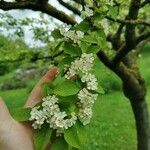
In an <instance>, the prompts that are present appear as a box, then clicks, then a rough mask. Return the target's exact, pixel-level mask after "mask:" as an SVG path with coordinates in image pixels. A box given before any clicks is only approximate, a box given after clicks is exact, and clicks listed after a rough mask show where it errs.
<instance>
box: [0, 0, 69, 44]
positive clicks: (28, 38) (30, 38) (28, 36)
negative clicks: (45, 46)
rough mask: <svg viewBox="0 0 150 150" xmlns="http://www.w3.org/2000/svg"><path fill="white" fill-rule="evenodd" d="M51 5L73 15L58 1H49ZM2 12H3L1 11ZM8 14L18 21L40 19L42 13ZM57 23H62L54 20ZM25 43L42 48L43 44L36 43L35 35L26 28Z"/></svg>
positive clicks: (23, 11) (15, 12)
mask: <svg viewBox="0 0 150 150" xmlns="http://www.w3.org/2000/svg"><path fill="white" fill-rule="evenodd" d="M6 1H12V0H6ZM49 3H51V4H52V5H53V6H55V7H56V8H57V9H59V10H62V11H65V12H66V13H67V14H71V12H70V11H69V10H67V9H65V8H64V7H63V6H61V5H59V3H58V2H57V1H56V0H49ZM0 12H3V11H2V10H0ZM4 13H5V12H4ZM7 13H9V14H11V15H12V16H13V17H14V18H16V19H23V18H26V17H28V18H40V17H39V15H40V12H35V11H32V10H10V11H7ZM44 16H45V17H46V18H47V19H48V18H49V16H48V15H46V14H45V15H44ZM54 20H55V21H56V22H58V23H61V22H60V21H58V20H56V19H54ZM50 28H51V29H53V28H54V25H53V24H50ZM25 41H26V43H27V44H29V45H31V46H33V45H36V46H39V45H40V46H42V45H41V43H39V42H38V43H37V42H36V43H35V41H34V40H33V33H32V32H31V30H29V28H25Z"/></svg>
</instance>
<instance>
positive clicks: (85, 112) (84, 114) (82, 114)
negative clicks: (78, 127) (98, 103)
mask: <svg viewBox="0 0 150 150" xmlns="http://www.w3.org/2000/svg"><path fill="white" fill-rule="evenodd" d="M78 117H79V120H80V121H81V122H82V123H83V125H87V124H89V123H90V120H91V118H92V109H91V108H85V109H80V110H79V114H78Z"/></svg>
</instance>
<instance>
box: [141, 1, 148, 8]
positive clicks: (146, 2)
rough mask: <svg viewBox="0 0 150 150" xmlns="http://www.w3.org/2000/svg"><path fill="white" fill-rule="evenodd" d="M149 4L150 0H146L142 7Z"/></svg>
mask: <svg viewBox="0 0 150 150" xmlns="http://www.w3.org/2000/svg"><path fill="white" fill-rule="evenodd" d="M147 4H150V0H145V1H144V2H143V3H141V5H140V7H141V8H142V7H144V6H146V5H147Z"/></svg>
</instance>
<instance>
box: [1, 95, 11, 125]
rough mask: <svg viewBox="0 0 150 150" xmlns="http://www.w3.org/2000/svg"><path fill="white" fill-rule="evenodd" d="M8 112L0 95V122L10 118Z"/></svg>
mask: <svg viewBox="0 0 150 150" xmlns="http://www.w3.org/2000/svg"><path fill="white" fill-rule="evenodd" d="M10 117H11V116H10V114H9V111H8V108H7V106H6V104H5V103H4V101H3V99H2V97H0V123H2V122H4V121H6V120H7V119H10Z"/></svg>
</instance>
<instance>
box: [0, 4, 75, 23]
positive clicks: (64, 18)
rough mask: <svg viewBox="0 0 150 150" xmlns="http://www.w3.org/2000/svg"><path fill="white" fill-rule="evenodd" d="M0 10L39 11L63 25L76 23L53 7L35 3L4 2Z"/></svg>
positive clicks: (0, 5)
mask: <svg viewBox="0 0 150 150" xmlns="http://www.w3.org/2000/svg"><path fill="white" fill-rule="evenodd" d="M0 9H2V10H5V11H7V10H12V9H31V10H34V11H41V12H43V13H46V14H48V15H50V16H52V17H54V18H56V19H58V20H60V21H62V22H64V23H67V24H71V25H75V24H76V21H75V20H73V19H72V18H71V17H70V16H68V15H67V14H65V13H64V12H62V11H60V10H57V9H56V8H55V7H53V6H52V5H50V4H48V3H44V4H43V5H41V4H40V3H38V2H36V1H20V2H5V1H0Z"/></svg>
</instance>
